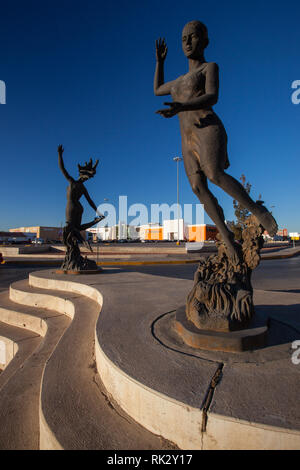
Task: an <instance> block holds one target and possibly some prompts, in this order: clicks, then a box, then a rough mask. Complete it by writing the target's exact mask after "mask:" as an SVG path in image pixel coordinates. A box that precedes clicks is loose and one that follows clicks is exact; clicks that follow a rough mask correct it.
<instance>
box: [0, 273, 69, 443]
mask: <svg viewBox="0 0 300 470" xmlns="http://www.w3.org/2000/svg"><path fill="white" fill-rule="evenodd" d="M28 291H30V288H29V285H28V281H20V282H18V283H16V285H15V286H14V287H13V288H12V292H13V295H12V297H13V296H14V295H15V296H16V295H17V294H18V295H19V296H21V295H25V294H26V293H27V294H28ZM0 318H1V320H5V324H4V323H1V324H0V332H1V335H2V336H3V338H6V341H7V344H9V341H11V342H13V343H14V344H16V345H17V346H18V352H17V354H15V356H14V357H13V359H12V360H11V361H10V363H9V364H8V365H7V367H6V369H4V371H3V372H2V373H1V376H0V423H1V426H0V449H6V450H9V449H12V450H15V449H18V450H28V449H39V447H40V446H39V441H40V413H39V408H40V390H41V382H42V376H43V371H44V367H45V363H46V361H47V360H48V358H49V357H50V355H51V353H52V352H53V349H54V348H55V346H56V344H57V342H58V341H59V339H60V337H61V335H62V334H63V332H64V331H65V329H66V328H67V327H68V325H69V323H70V319H69V318H68V317H66V315H62V314H60V315H58V313H57V312H56V311H51V310H46V309H42V308H41V307H40V306H39V305H35V306H34V307H28V306H23V305H18V304H16V303H15V302H13V301H12V300H11V299H9V297H8V294H7V293H2V294H1V295H0ZM16 325H18V326H16ZM20 327H21V328H20ZM13 347H14V346H13Z"/></svg>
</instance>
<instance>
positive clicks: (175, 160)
mask: <svg viewBox="0 0 300 470" xmlns="http://www.w3.org/2000/svg"><path fill="white" fill-rule="evenodd" d="M173 161H174V162H177V245H179V243H180V242H179V162H181V161H182V158H181V157H174V158H173Z"/></svg>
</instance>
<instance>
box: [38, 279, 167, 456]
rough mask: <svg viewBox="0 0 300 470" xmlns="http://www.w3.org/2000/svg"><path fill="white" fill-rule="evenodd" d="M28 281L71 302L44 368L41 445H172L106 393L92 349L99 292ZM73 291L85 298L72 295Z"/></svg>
mask: <svg viewBox="0 0 300 470" xmlns="http://www.w3.org/2000/svg"><path fill="white" fill-rule="evenodd" d="M69 279H70V278H69ZM71 279H72V278H71ZM30 283H31V285H32V284H34V285H35V286H39V287H40V288H41V287H42V286H43V285H44V286H45V287H46V288H47V287H48V288H49V287H54V286H55V287H56V289H57V290H56V291H55V292H56V294H57V295H63V296H64V297H65V298H66V299H68V298H69V299H70V300H71V301H72V303H73V305H74V318H73V321H72V323H71V325H70V327H69V328H68V330H67V331H66V332H65V334H64V336H63V337H62V339H61V341H60V342H59V344H58V345H57V347H56V349H55V351H54V353H53V354H52V356H51V358H50V360H49V361H48V362H47V364H46V367H45V371H44V377H43V385H42V392H41V410H42V421H43V422H42V426H41V448H42V449H49V448H50V449H58V448H63V449H77V450H78V449H103V450H104V449H162V448H165V449H167V448H170V447H172V446H171V445H170V443H168V442H167V441H165V440H164V439H162V438H160V437H158V436H155V435H153V434H152V433H150V432H149V431H147V430H145V429H144V428H143V427H142V426H140V425H138V424H137V423H136V422H134V421H133V420H132V418H130V417H129V416H128V415H126V413H125V412H124V411H122V410H121V409H120V408H119V407H118V406H117V405H116V404H115V403H114V402H113V401H112V400H111V399H109V398H108V397H107V392H106V390H105V388H104V386H103V385H102V382H101V379H100V377H99V375H98V371H97V367H96V361H95V351H94V349H95V345H94V343H95V328H96V321H97V319H98V316H99V313H100V309H101V305H100V303H101V304H102V298H101V295H99V292H98V291H97V290H96V289H94V288H93V287H91V286H88V285H84V284H81V283H78V282H76V283H75V282H70V281H66V282H64V281H63V280H61V281H59V282H55V280H51V279H47V278H41V277H39V276H36V275H35V274H32V275H30ZM35 288H36V287H35ZM60 289H68V292H66V291H65V292H59V290H60ZM72 291H73V292H72ZM51 292H53V290H52V291H51ZM79 292H81V293H83V294H85V296H84V295H78V293H79ZM93 298H94V299H95V300H93Z"/></svg>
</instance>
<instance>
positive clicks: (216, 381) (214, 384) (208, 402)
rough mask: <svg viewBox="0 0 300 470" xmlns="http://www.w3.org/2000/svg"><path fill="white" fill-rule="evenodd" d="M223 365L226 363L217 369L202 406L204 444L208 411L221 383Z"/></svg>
mask: <svg viewBox="0 0 300 470" xmlns="http://www.w3.org/2000/svg"><path fill="white" fill-rule="evenodd" d="M223 367H224V364H223V363H220V364H219V366H218V368H217V370H216V372H215V373H214V375H213V376H212V379H211V381H210V384H209V387H208V390H207V393H206V396H205V398H204V401H203V405H202V406H201V408H202V426H201V435H202V445H203V433H205V432H206V428H207V421H208V414H207V413H208V411H209V407H210V405H211V402H212V399H213V396H214V393H215V389H216V387H217V385H218V384H219V383H220V380H221V378H222V375H223V372H222V371H223Z"/></svg>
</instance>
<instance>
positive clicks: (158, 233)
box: [145, 227, 163, 240]
mask: <svg viewBox="0 0 300 470" xmlns="http://www.w3.org/2000/svg"><path fill="white" fill-rule="evenodd" d="M145 240H163V228H162V227H149V228H146V229H145Z"/></svg>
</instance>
